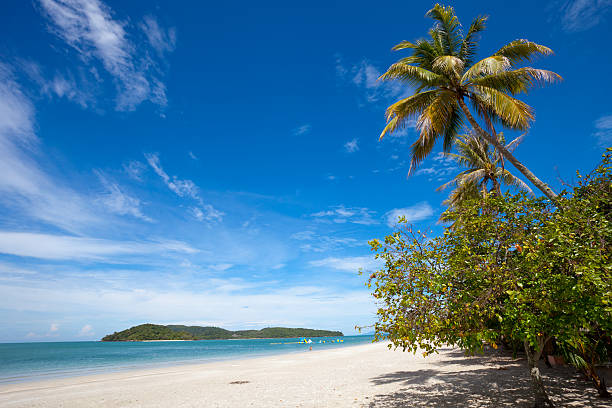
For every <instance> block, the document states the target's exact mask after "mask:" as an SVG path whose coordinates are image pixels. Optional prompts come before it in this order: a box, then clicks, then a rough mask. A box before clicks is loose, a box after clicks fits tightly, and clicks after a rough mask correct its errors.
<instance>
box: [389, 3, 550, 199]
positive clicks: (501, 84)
mask: <svg viewBox="0 0 612 408" xmlns="http://www.w3.org/2000/svg"><path fill="white" fill-rule="evenodd" d="M427 16H429V17H431V18H432V19H434V20H435V21H436V24H435V25H434V27H433V28H432V29H431V30H430V31H429V37H430V38H428V39H421V40H417V41H416V42H409V41H402V42H401V43H399V44H397V45H396V46H395V47H393V50H404V49H408V50H412V55H411V56H409V57H406V58H403V59H401V60H400V61H398V62H397V63H395V64H393V65H391V67H389V69H388V70H387V72H385V73H384V74H383V75H382V76H381V77H380V79H381V80H397V81H401V82H404V83H406V84H409V85H413V86H416V91H415V93H414V95H412V96H409V97H408V98H405V99H402V100H400V101H398V102H396V103H394V104H393V105H391V106H389V107H388V108H387V112H386V118H387V125H386V126H385V128H384V129H383V131H382V133H381V135H380V138H381V139H382V138H383V137H384V135H385V134H386V133H389V132H393V131H395V130H397V129H401V128H403V127H405V126H406V125H407V124H408V123H409V121H410V120H412V119H416V127H417V129H418V131H419V133H420V134H419V137H418V139H417V140H416V141H415V142H414V143H413V144H412V160H411V163H410V172H409V174H411V173H412V172H413V171H414V169H415V168H416V167H417V166H418V165H419V164H420V163H421V162H422V161H423V160H424V159H425V157H427V155H429V154H430V153H431V151H432V149H433V147H434V144H435V142H436V141H437V140H438V138H440V137H442V138H443V150H444V151H445V152H448V151H450V149H451V147H452V145H453V142H454V140H455V138H456V136H457V134H458V132H459V131H460V129H461V128H462V127H463V125H464V119H467V121H468V122H469V124H470V125H471V127H472V128H473V130H474V131H475V132H476V133H477V134H478V135H479V136H481V137H482V138H484V139H485V140H486V141H487V142H489V143H490V144H492V145H493V146H495V148H496V149H497V150H498V151H499V152H500V153H501V154H502V155H503V156H504V157H505V158H506V159H507V160H508V161H509V162H510V163H512V164H513V165H514V166H515V167H516V168H517V169H518V170H519V171H520V172H521V173H522V174H523V175H524V176H525V177H526V178H527V179H528V180H529V181H531V182H532V183H533V184H534V185H535V186H536V187H537V188H538V189H540V190H541V191H542V192H543V193H544V194H545V195H546V196H547V197H548V198H549V199H551V200H554V199H555V197H556V194H555V193H554V192H553V191H552V189H551V188H550V187H549V186H548V185H547V184H546V183H544V182H542V181H541V180H540V179H538V178H537V177H536V176H535V175H534V174H533V173H532V172H531V171H529V169H527V167H525V166H524V165H523V164H522V163H521V162H519V161H518V160H517V159H516V158H515V157H514V156H513V155H512V153H511V152H510V151H508V149H506V148H505V147H504V146H503V145H502V144H501V143H500V142H499V140H498V137H497V134H496V131H495V125H496V124H498V123H499V124H501V125H502V126H504V127H506V128H508V129H512V130H527V129H528V128H529V125H530V123H531V121H533V119H534V111H533V108H531V107H530V106H529V105H527V104H526V103H524V102H522V101H520V100H518V99H516V98H514V96H515V95H517V94H520V93H522V92H527V91H528V89H529V88H531V87H532V86H535V85H543V84H545V83H550V82H554V81H556V80H561V77H560V76H559V75H558V74H556V73H554V72H551V71H546V70H542V69H535V68H531V67H521V68H517V65H518V64H520V63H521V62H523V61H530V60H532V59H533V58H534V57H536V56H539V55H551V54H552V50H551V49H550V48H547V47H545V46H543V45H539V44H536V43H533V42H531V41H528V40H515V41H512V42H510V43H508V44H506V45H505V46H503V47H502V48H500V49H499V50H498V51H497V52H496V53H495V54H493V55H491V56H489V57H487V58H484V59H482V60H480V61H478V62H476V63H474V62H473V59H474V56H475V54H476V51H477V46H478V36H479V33H480V32H482V31H483V30H484V29H485V23H486V20H487V17H483V16H480V17H477V18H476V19H474V21H472V23H471V24H470V27H469V29H468V30H467V32H466V33H465V35H464V34H463V32H462V29H461V24H460V23H459V20H458V18H457V16H456V15H455V11H454V10H453V8H452V7H450V6H448V7H444V6H441V5H439V4H436V5H435V6H434V8H433V9H431V10H429V11H428V12H427ZM466 100H467V102H468V103H469V104H470V105H471V107H472V109H473V111H474V112H475V113H476V115H477V116H478V117H480V118H481V120H482V121H483V123H484V124H483V126H481V125H480V124H479V123H478V121H477V120H476V118H475V117H474V115H473V114H472V112H471V111H470V109H469V108H468V105H467V104H466ZM485 129H486V130H485Z"/></svg>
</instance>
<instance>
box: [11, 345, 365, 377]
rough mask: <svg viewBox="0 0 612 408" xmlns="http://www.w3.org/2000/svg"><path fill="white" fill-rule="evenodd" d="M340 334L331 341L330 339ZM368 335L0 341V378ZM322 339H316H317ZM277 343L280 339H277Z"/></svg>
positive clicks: (244, 354)
mask: <svg viewBox="0 0 612 408" xmlns="http://www.w3.org/2000/svg"><path fill="white" fill-rule="evenodd" d="M338 338H340V339H343V340H344V342H342V343H335V342H334V343H332V342H330V340H331V339H338ZM372 339H373V336H345V337H316V338H312V341H313V343H312V344H297V343H296V341H297V339H253V340H199V341H164V342H108V343H107V342H99V341H79V342H57V343H51V342H49V343H4V344H0V384H5V383H14V382H23V381H36V380H43V379H47V378H56V377H72V376H79V375H87V374H98V373H103V372H109V371H120V370H127V369H138V368H147V367H155V366H169V365H177V364H193V363H204V362H211V361H220V360H231V359H241V358H251V357H259V356H266V355H273V354H283V353H304V352H308V349H309V347H310V346H312V348H313V351H317V350H326V349H333V348H340V347H347V346H354V345H358V344H365V343H370V342H372ZM320 340H321V341H325V343H319V341H320ZM279 343H280V344H279Z"/></svg>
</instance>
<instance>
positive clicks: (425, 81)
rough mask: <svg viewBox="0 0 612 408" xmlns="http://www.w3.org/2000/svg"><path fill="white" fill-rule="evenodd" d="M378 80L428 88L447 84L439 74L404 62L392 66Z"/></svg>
mask: <svg viewBox="0 0 612 408" xmlns="http://www.w3.org/2000/svg"><path fill="white" fill-rule="evenodd" d="M378 79H379V80H381V81H389V80H394V81H402V82H405V83H406V84H408V85H417V86H428V87H434V86H438V85H440V84H443V83H444V82H445V81H444V78H443V77H442V76H441V75H439V74H437V73H434V72H431V71H429V70H427V69H425V68H421V67H416V66H414V65H408V64H404V63H403V62H398V63H395V64H393V65H391V66H390V67H389V69H388V70H387V72H385V73H384V74H382V75H381V76H380V78H378Z"/></svg>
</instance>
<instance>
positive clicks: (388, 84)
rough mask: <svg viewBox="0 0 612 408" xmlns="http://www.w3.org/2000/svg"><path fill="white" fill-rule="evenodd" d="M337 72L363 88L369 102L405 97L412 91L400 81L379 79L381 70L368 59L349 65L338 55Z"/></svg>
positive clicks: (344, 78)
mask: <svg viewBox="0 0 612 408" xmlns="http://www.w3.org/2000/svg"><path fill="white" fill-rule="evenodd" d="M336 73H337V74H338V76H339V77H340V78H342V79H343V80H345V81H350V83H352V84H353V85H355V86H357V87H358V88H360V89H362V90H363V92H364V94H365V99H366V102H369V103H374V102H378V101H381V100H388V99H392V98H398V97H404V95H407V94H408V92H409V91H410V89H409V87H408V86H406V85H405V84H402V83H400V82H398V81H379V80H378V78H379V77H380V75H381V71H380V70H379V69H378V68H377V67H376V66H375V65H373V64H372V63H370V62H369V61H367V60H363V61H361V62H360V63H358V64H354V65H351V66H348V67H347V66H345V65H344V63H343V61H342V59H341V58H340V57H338V58H337V59H336Z"/></svg>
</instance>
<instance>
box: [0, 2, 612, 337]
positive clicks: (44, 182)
mask: <svg viewBox="0 0 612 408" xmlns="http://www.w3.org/2000/svg"><path fill="white" fill-rule="evenodd" d="M432 4H433V3H432V2H424V1H411V2H406V1H403V2H391V3H386V4H385V6H384V7H379V8H376V7H373V3H371V2H354V1H353V2H333V3H330V2H307V3H300V4H297V3H295V4H291V3H288V2H264V3H261V2H260V3H253V2H242V3H235V2H234V3H231V4H228V5H227V6H226V5H222V4H214V5H212V4H211V3H206V2H195V1H194V2H162V1H133V2H118V1H110V0H105V1H101V0H40V1H31V2H29V1H26V2H24V1H21V0H5V1H3V2H2V6H1V7H2V13H0V32H1V35H0V58H1V59H0V79H1V80H0V208H1V211H0V341H59V340H92V339H99V338H100V337H101V336H103V335H104V334H107V333H109V332H112V331H114V330H120V329H123V328H126V327H129V326H131V325H134V324H139V323H144V322H154V323H162V324H168V323H187V324H201V325H216V326H221V327H225V328H229V329H243V328H261V327H265V326H272V325H274V326H293V327H295V326H302V327H314V328H329V329H341V330H343V331H344V332H345V333H347V334H350V333H352V332H353V327H354V326H355V325H356V324H357V325H366V324H369V323H372V321H373V319H374V315H373V313H374V311H375V305H374V304H373V302H372V301H371V298H370V297H369V295H368V292H367V289H366V288H365V287H364V284H363V283H364V278H363V277H361V276H358V275H357V270H358V269H359V268H360V267H363V268H374V267H375V263H374V262H373V260H372V257H371V254H370V251H369V248H368V246H367V240H368V239H371V238H375V237H381V236H383V235H384V234H386V233H388V232H389V231H390V230H391V228H392V226H393V221H394V219H395V217H396V216H397V215H400V214H404V215H406V216H407V218H408V219H409V220H410V221H411V222H413V223H414V224H415V225H417V226H418V227H419V228H423V229H425V228H432V229H434V230H439V229H440V226H438V225H436V219H437V217H438V215H439V214H440V212H441V211H442V210H443V206H442V204H441V202H442V200H444V198H445V196H444V194H443V193H436V192H435V188H436V187H437V186H438V185H440V184H442V183H443V182H445V181H446V180H448V179H449V177H451V176H452V175H453V174H455V172H456V171H457V169H456V168H455V166H454V165H453V164H452V163H449V162H448V161H446V160H443V159H442V158H441V157H440V156H439V155H437V154H434V155H432V157H431V158H430V159H428V160H427V161H425V162H424V163H423V164H422V166H421V168H420V171H419V172H417V173H416V174H415V175H414V176H412V177H410V178H408V179H407V178H406V174H407V171H408V167H407V161H408V146H409V144H410V143H411V141H412V140H413V139H414V138H415V131H414V129H408V130H406V131H404V132H402V133H401V134H397V135H392V136H389V137H387V138H386V139H385V140H383V141H382V142H378V140H377V136H378V134H379V133H380V131H381V129H382V127H383V125H384V109H385V107H386V106H387V105H388V104H389V103H390V102H391V101H393V100H395V99H397V98H398V97H400V96H401V95H404V94H406V93H407V92H410V89H406V88H405V87H403V86H401V85H399V84H381V83H380V82H377V81H376V78H377V76H378V75H379V74H380V73H381V72H384V70H385V68H386V67H387V66H388V65H390V64H391V63H393V62H394V61H395V60H397V59H399V58H400V57H401V56H402V55H401V54H399V53H392V52H391V51H390V48H391V47H392V46H393V45H394V44H396V43H397V42H399V41H401V40H413V39H416V38H418V37H421V36H423V35H425V33H426V31H427V29H428V28H429V27H430V25H431V22H430V20H428V19H426V18H425V17H424V14H425V12H426V11H427V10H428V9H429V8H430V7H431V6H432ZM611 8H612V1H610V0H600V1H588V0H581V1H570V2H563V1H561V2H559V1H549V2H545V1H544V2H533V1H530V2H527V1H513V2H504V3H503V4H501V2H467V1H465V2H461V3H460V4H457V5H456V9H457V12H458V14H459V16H460V18H461V19H462V21H463V22H464V24H467V23H468V22H469V21H470V20H471V19H472V18H473V17H475V16H476V15H478V14H487V15H489V16H490V20H489V28H488V30H487V32H486V33H485V35H484V36H483V38H482V46H481V55H482V56H486V55H485V53H492V52H494V51H495V50H497V49H498V48H499V47H500V46H501V45H503V44H505V43H506V42H508V41H511V40H513V39H517V38H528V39H530V40H532V41H536V42H539V43H542V44H545V45H547V46H549V47H551V48H552V49H553V50H554V51H555V56H553V57H549V58H546V59H542V60H539V61H537V62H536V63H535V64H534V66H537V67H541V68H547V69H551V70H554V71H556V72H558V73H559V74H561V75H562V76H563V77H564V82H562V83H560V84H556V85H554V86H551V87H548V88H545V89H541V90H534V91H533V92H531V93H530V94H529V95H528V96H526V97H524V98H523V99H524V100H525V101H527V102H528V103H529V104H531V105H532V106H533V107H535V109H536V122H535V123H534V126H533V127H532V129H531V131H530V132H529V134H528V135H527V136H526V139H525V141H524V142H523V144H522V145H521V146H520V147H519V148H518V149H517V151H516V155H517V157H519V159H521V160H522V161H523V162H524V163H525V164H527V166H528V167H529V168H530V169H532V170H533V171H534V173H536V174H537V175H538V176H539V177H540V178H542V179H544V180H546V181H548V182H549V183H550V184H551V185H552V186H553V188H554V189H556V190H557V191H558V190H560V189H561V188H562V184H561V182H560V180H561V179H563V180H565V181H566V182H571V181H572V180H573V179H574V175H575V171H576V170H580V171H588V170H590V169H592V168H593V167H594V166H595V165H596V163H597V161H598V159H599V157H600V155H601V153H602V151H603V147H604V146H607V145H610V144H611V141H612V106H610V103H609V96H608V95H609V93H610V92H611V91H612V89H611V87H612V86H611V85H610V83H609V81H603V82H602V81H601V79H600V78H607V77H608V74H609V73H610V70H611V69H610V66H611V64H612V54H610V53H608V52H607V50H608V49H609V40H610V38H611V35H612V31H611V29H610V25H609V22H610V18H611V17H612V13H610V10H611ZM520 10H528V13H525V12H521V11H520ZM585 72H586V74H585ZM588 72H593V74H588ZM438 151H439V147H438Z"/></svg>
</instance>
